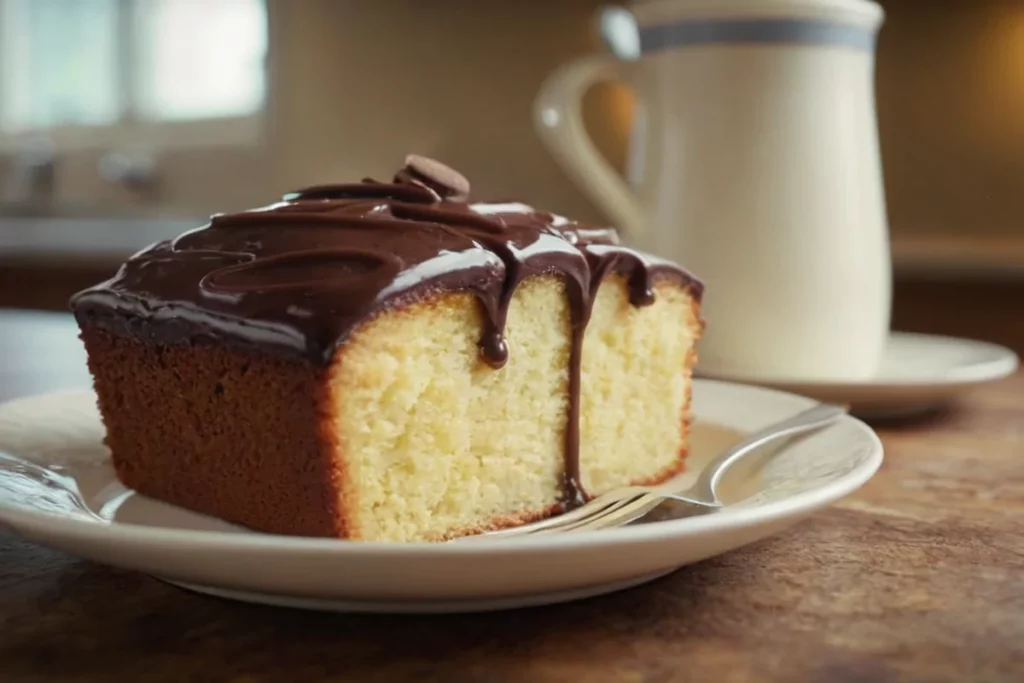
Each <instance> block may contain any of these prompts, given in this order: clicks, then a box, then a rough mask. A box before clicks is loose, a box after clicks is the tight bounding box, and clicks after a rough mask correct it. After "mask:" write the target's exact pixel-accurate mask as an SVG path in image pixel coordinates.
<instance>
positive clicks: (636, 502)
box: [535, 489, 665, 534]
mask: <svg viewBox="0 0 1024 683" xmlns="http://www.w3.org/2000/svg"><path fill="white" fill-rule="evenodd" d="M664 500H665V495H664V493H663V492H661V491H658V490H654V491H651V490H650V489H648V490H647V491H646V492H645V493H644V494H643V495H640V496H636V497H634V498H631V499H629V500H621V501H618V502H617V503H616V504H615V505H612V506H609V507H608V508H607V509H605V510H601V511H599V512H595V513H594V514H593V515H589V516H588V517H586V518H585V519H581V520H578V521H576V522H572V523H569V524H564V525H561V526H558V527H556V528H552V529H544V530H542V531H537V532H535V533H538V534H550V533H568V532H571V531H590V530H593V529H605V528H608V527H613V526H621V525H623V524H625V523H626V522H629V521H633V520H634V519H639V518H640V517H643V516H644V515H646V514H647V513H648V512H650V511H651V510H653V509H654V508H656V507H657V506H658V505H660V504H661V503H662V502H663V501H664Z"/></svg>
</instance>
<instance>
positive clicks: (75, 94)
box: [0, 0, 267, 139]
mask: <svg viewBox="0 0 1024 683" xmlns="http://www.w3.org/2000/svg"><path fill="white" fill-rule="evenodd" d="M266 51H267V18H266V7H265V4H264V1H263V0H0V138H2V137H4V136H5V135H6V136H12V135H13V136H19V135H24V134H28V133H37V134H38V133H40V132H44V133H47V134H50V133H53V132H54V131H65V132H66V131H68V130H76V131H78V132H79V133H81V134H82V135H83V136H90V137H85V138H84V139H95V134H96V133H97V131H98V130H99V129H112V128H122V129H123V128H124V127H147V126H148V127H153V126H156V125H160V124H183V123H192V124H195V123H198V122H204V121H226V120H231V119H234V120H239V119H251V118H252V117H254V116H255V115H257V114H259V113H260V111H261V110H262V108H263V103H264V99H265V90H266V75H265V71H266V69H265V59H266Z"/></svg>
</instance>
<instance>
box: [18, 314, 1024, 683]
mask: <svg viewBox="0 0 1024 683" xmlns="http://www.w3.org/2000/svg"><path fill="white" fill-rule="evenodd" d="M83 363H84V354H83V352H82V349H81V347H80V345H79V343H78V340H77V337H76V330H75V327H74V324H73V322H72V320H71V319H70V317H68V316H66V315H60V314H43V313H27V312H14V311H0V399H8V398H12V397H15V396H19V395H24V394H30V393H36V392H40V391H48V390H52V389H57V388H62V387H68V386H88V383H89V377H88V374H87V372H86V371H85V368H84V364H83ZM1022 398H1024V375H1021V374H1018V375H1016V376H1014V377H1011V378H1009V379H1007V380H1005V381H1002V382H998V383H995V384H992V385H989V386H988V387H986V388H983V389H980V390H978V391H976V392H975V393H973V394H971V395H969V396H968V397H966V398H965V399H963V400H962V401H960V402H959V403H958V404H956V405H954V406H952V407H950V408H949V409H946V410H944V411H942V412H940V413H937V414H933V415H930V416H927V417H926V418H921V419H918V420H915V421H912V422H899V423H892V424H880V425H876V427H877V429H878V432H879V434H880V435H881V437H882V441H883V443H884V444H885V450H886V460H885V463H884V464H883V466H882V468H881V470H880V471H879V473H878V475H877V476H876V477H875V478H874V479H873V480H872V481H870V482H869V483H868V484H867V485H866V486H865V487H864V488H862V489H861V490H860V491H858V492H857V493H855V494H853V495H851V496H850V497H848V498H847V499H845V500H844V501H842V502H841V503H839V504H838V505H836V506H834V507H832V508H830V509H828V510H826V511H823V512H821V513H819V514H817V515H815V516H814V517H813V518H811V519H810V520H808V521H806V522H804V523H802V524H800V525H798V526H796V527H794V528H792V529H791V530H789V531H787V532H785V533H783V534H781V535H779V536H776V537H773V538H771V539H768V540H766V541H763V542H761V543H758V544H756V545H753V546H750V547H747V548H744V549H741V550H738V551H734V552H731V553H728V554H727V555H724V556H722V557H719V558H716V559H712V560H709V561H706V562H703V563H700V564H698V565H695V566H692V567H687V568H684V569H681V570H679V571H677V572H675V573H674V574H671V575H669V576H668V577H665V578H663V579H660V580H658V581H655V582H653V583H651V584H648V585H645V586H641V587H639V588H635V589H631V590H627V591H623V592H620V593H617V594H613V595H609V596H604V597H599V598H594V599H590V600H584V601H580V602H576V603H570V604H565V605H556V606H549V607H539V608H531V609H524V610H518V611H509V612H500V613H489V614H471V615H455V616H415V617H410V616H372V615H370V616H367V615H337V614H319V613H308V612H301V611H296V610H288V609H281V608H270V607H261V606H254V605H247V604H242V603H234V602H229V601H225V600H220V599H216V598H211V597H204V596H199V595H194V594H191V593H188V592H185V591H183V590H180V589H177V588H173V587H171V586H169V585H166V584H164V583H162V582H160V581H158V580H156V579H153V578H150V577H148V576H143V575H140V574H137V573H134V572H129V571H122V570H118V569H111V568H107V567H103V566H100V565H97V564H93V563H91V562H86V561H83V560H79V559H76V558H74V557H70V556H68V555H65V554H62V553H59V552H54V551H51V550H48V549H45V548H41V547H39V546H36V545H34V544H31V543H27V542H25V541H22V540H20V539H18V538H15V537H13V536H10V535H0V680H2V681H18V682H20V681H108V680H110V681H113V680H119V679H121V678H124V679H126V680H131V681H138V682H140V683H149V682H156V681H238V682H242V681H245V682H256V681H296V682H298V681H306V680H326V681H362V680H368V681H401V680H416V681H446V682H448V681H498V682H501V681H530V682H547V681H598V682H600V681H609V682H613V681H614V682H620V681H621V682H627V681H628V682H631V683H632V682H642V681H651V682H661V681H713V682H715V683H730V682H741V681H765V682H773V681H786V682H788V681H810V682H814V683H817V682H821V683H866V682H872V683H890V682H896V681H900V682H904V681H914V682H916V681H922V682H923V681H929V682H932V681H971V682H975V681H977V682H988V681H1024V534H1022V531H1024V476H1022V472H1024V462H1022V458H1024V449H1022V448H1021V445H1022V443H1024V438H1022V437H1024V401H1022Z"/></svg>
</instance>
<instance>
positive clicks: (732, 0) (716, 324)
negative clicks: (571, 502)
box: [534, 0, 891, 381]
mask: <svg viewBox="0 0 1024 683" xmlns="http://www.w3.org/2000/svg"><path fill="white" fill-rule="evenodd" d="M602 18H603V24H604V28H605V34H606V37H607V38H608V40H609V42H610V43H611V44H612V46H613V51H615V52H616V53H617V57H618V58H616V57H612V56H605V55H595V56H590V57H585V58H583V59H580V60H578V61H575V62H571V63H569V64H566V65H564V66H562V67H561V68H559V69H558V70H557V71H556V72H554V73H553V74H551V75H550V77H549V78H548V79H547V80H546V82H545V83H544V85H543V87H542V89H541V91H540V93H539V94H538V96H537V99H536V102H535V112H534V114H535V116H534V119H535V125H536V128H537V130H538V132H539V134H540V136H541V139H542V140H543V141H544V143H545V144H546V146H547V147H548V148H549V149H550V151H551V152H552V154H553V155H554V156H555V158H556V159H557V160H558V161H559V162H560V164H561V165H562V166H563V168H564V169H565V170H566V171H567V172H568V173H569V174H570V175H571V177H572V178H573V179H574V180H575V181H576V182H577V183H578V184H579V185H580V186H581V187H582V188H583V189H584V190H585V191H586V192H587V193H588V194H589V195H590V196H591V197H592V198H593V200H594V201H595V202H596V203H597V204H599V205H600V206H601V207H602V208H603V209H604V210H605V211H606V213H607V214H608V215H609V216H610V217H611V218H612V219H613V220H614V221H615V222H616V223H617V224H618V226H619V227H621V228H623V229H624V231H625V232H626V233H627V235H628V239H629V240H630V241H632V242H634V243H635V244H637V245H638V246H640V247H642V248H644V249H646V250H648V251H651V252H654V253H656V254H659V255H662V256H666V257H669V258H672V259H674V260H676V261H678V262H680V263H682V264H683V265H685V266H687V267H689V268H690V269H692V270H693V271H694V272H695V273H696V274H697V275H698V276H700V277H701V278H702V279H703V280H704V281H705V283H706V285H707V291H706V293H705V298H704V308H703V311H704V317H705V319H706V320H707V329H706V332H705V336H704V338H703V340H702V342H701V345H700V363H699V366H698V369H699V371H700V372H701V373H703V374H705V375H715V376H722V377H733V378H739V379H754V380H756V379H764V380H802V381H858V380H866V379H868V378H870V377H871V376H872V375H873V374H874V373H875V371H876V369H877V368H878V365H879V363H880V360H881V356H882V353H883V350H884V345H885V342H886V338H887V335H888V330H889V314H890V296H891V267H890V256H889V243H888V226H887V222H886V215H885V199H884V190H883V186H882V173H881V161H880V153H879V145H878V135H877V126H876V117H875V103H874V47H875V37H876V33H877V30H878V28H879V27H880V26H881V23H882V18H883V15H882V10H881V8H880V7H879V6H878V5H876V4H875V3H873V2H869V1H868V0H715V1H714V2H712V1H711V0H704V1H699V0H658V1H656V2H643V3H639V4H637V5H635V6H633V7H632V10H631V12H626V10H623V9H617V10H606V11H605V13H604V14H603V17H602ZM602 80H620V81H624V82H625V83H627V84H628V85H629V86H630V87H631V89H632V90H633V91H634V92H635V93H636V99H637V108H636V111H637V114H636V117H635V120H634V129H633V131H632V139H631V144H630V160H629V169H628V173H627V176H628V180H629V183H628V184H627V182H626V181H625V180H623V179H622V178H621V177H620V176H619V175H618V174H617V173H616V172H615V171H614V170H613V169H612V168H611V166H610V165H609V164H608V162H607V161H606V160H605V159H604V158H603V157H602V156H601V155H600V153H599V152H598V151H597V149H596V148H595V147H594V145H593V143H592V142H591V140H590V138H589V137H588V136H587V134H586V131H585V129H584V126H583V121H582V117H581V114H580V101H581V98H582V96H583V94H584V93H585V92H586V90H587V89H588V88H589V87H590V86H591V85H593V84H594V83H595V82H598V81H602Z"/></svg>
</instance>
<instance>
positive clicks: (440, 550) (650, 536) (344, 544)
mask: <svg viewBox="0 0 1024 683" xmlns="http://www.w3.org/2000/svg"><path fill="white" fill-rule="evenodd" d="M694 382H695V383H699V384H707V385H717V386H719V387H725V388H726V389H729V390H741V391H744V392H750V393H753V394H761V395H763V396H765V398H767V399H772V398H774V399H785V400H788V401H790V402H794V403H802V404H804V405H807V406H810V405H812V404H814V403H816V402H817V401H815V400H814V399H811V398H808V397H806V396H801V395H799V394H795V393H791V392H787V391H782V390H779V389H774V388H768V387H762V386H756V385H750V384H742V383H738V382H731V381H727V380H719V379H711V378H695V379H694ZM69 393H72V394H76V393H80V394H91V393H92V391H91V390H88V389H85V390H58V391H54V392H48V393H45V394H36V395H34V396H29V397H21V398H17V399H14V400H12V401H8V402H5V403H0V419H2V418H3V417H4V412H5V409H6V408H8V407H9V406H10V405H11V404H12V403H19V402H21V401H24V400H33V399H35V400H45V399H46V398H47V397H53V396H55V395H67V394H69ZM844 424H845V425H847V426H850V427H853V428H854V429H855V430H856V432H857V433H858V434H859V435H860V437H861V438H862V439H864V441H865V445H867V446H869V449H868V452H867V457H866V458H865V459H864V460H863V461H862V462H861V463H859V464H858V465H857V466H856V467H854V468H853V469H852V470H850V471H849V472H847V473H845V474H844V475H842V476H841V477H840V478H838V479H836V480H834V481H831V482H829V483H827V484H825V485H823V486H821V487H819V488H815V489H811V490H809V491H802V492H800V493H796V494H793V495H791V496H788V497H786V498H783V499H781V500H776V501H771V502H768V503H765V504H763V505H758V506H756V507H740V508H727V509H725V510H723V511H721V512H717V513H714V514H709V515H698V516H693V517H684V518H680V519H672V520H665V521H660V522H657V523H652V524H642V525H636V526H628V527H619V528H614V529H601V530H594V531H585V532H577V533H572V534H550V535H539V536H520V537H511V538H505V537H495V538H480V539H474V541H473V542H464V543H459V542H448V543H438V542H428V541H414V542H407V543H395V542H387V541H359V542H352V541H345V540H344V539H336V538H322V537H306V536H287V535H282V534H264V533H260V532H254V533H239V532H236V531H222V530H193V529H177V528H166V527H157V526H149V525H144V524H135V523H131V522H107V521H103V520H92V519H86V518H82V517H72V516H67V515H62V514H59V513H53V512H47V511H42V510H26V509H21V508H14V507H6V506H4V505H3V504H2V503H0V528H4V527H10V528H11V529H12V530H13V531H14V532H15V533H17V534H18V535H24V534H23V533H22V531H21V529H22V528H25V529H30V530H32V531H33V532H37V533H41V534H42V535H45V536H50V537H52V536H53V535H54V534H59V535H63V536H74V537H76V538H78V539H81V540H83V541H89V542H93V541H99V542H105V543H109V542H112V541H123V542H125V543H131V544H133V545H134V546H136V547H147V548H148V547H159V548H161V549H162V550H165V551H166V550H174V549H185V548H187V549H189V550H191V551H196V550H204V549H210V550H217V551H219V552H253V551H256V552H260V551H270V552H273V551H277V552H287V553H297V554H310V555H321V554H324V553H328V554H332V555H336V556H341V557H345V556H359V557H367V556H373V557H397V558H402V557H413V556H415V557H417V558H420V559H423V558H431V557H452V556H472V555H476V554H478V553H480V552H482V551H486V552H487V553H488V554H494V553H500V554H506V555H519V554H531V553H536V552H556V551H557V552H573V551H575V550H578V549H580V548H591V549H594V548H600V547H605V546H608V547H616V548H621V547H626V546H629V545H632V544H645V543H650V542H654V541H658V540H668V539H672V538H676V537H679V536H680V535H701V534H711V533H715V532H718V531H722V532H725V531H728V530H729V529H731V528H735V527H745V526H750V525H752V524H769V523H772V522H776V521H779V520H784V519H787V518H789V517H791V516H794V515H799V513H800V512H801V511H808V512H813V511H816V510H818V509H820V508H822V507H825V506H827V505H829V504H831V503H834V502H836V501H838V500H841V499H842V498H844V497H846V496H847V495H849V494H850V493H852V492H854V491H856V490H857V489H859V488H860V487H861V486H863V485H864V484H865V483H866V482H867V481H869V480H870V479H871V478H872V477H873V476H874V475H875V473H876V472H877V471H878V469H879V467H881V465H882V462H883V459H884V448H883V445H882V442H881V439H880V438H879V437H878V435H877V434H876V433H875V432H874V430H873V429H871V428H870V427H869V426H868V425H867V424H865V423H864V422H863V421H861V420H860V419H858V418H856V417H854V416H852V415H844V416H843V417H842V418H840V420H838V421H837V422H836V423H835V424H833V425H831V426H829V427H827V428H826V429H825V430H823V431H827V430H830V429H837V428H839V427H840V426H841V425H844Z"/></svg>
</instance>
